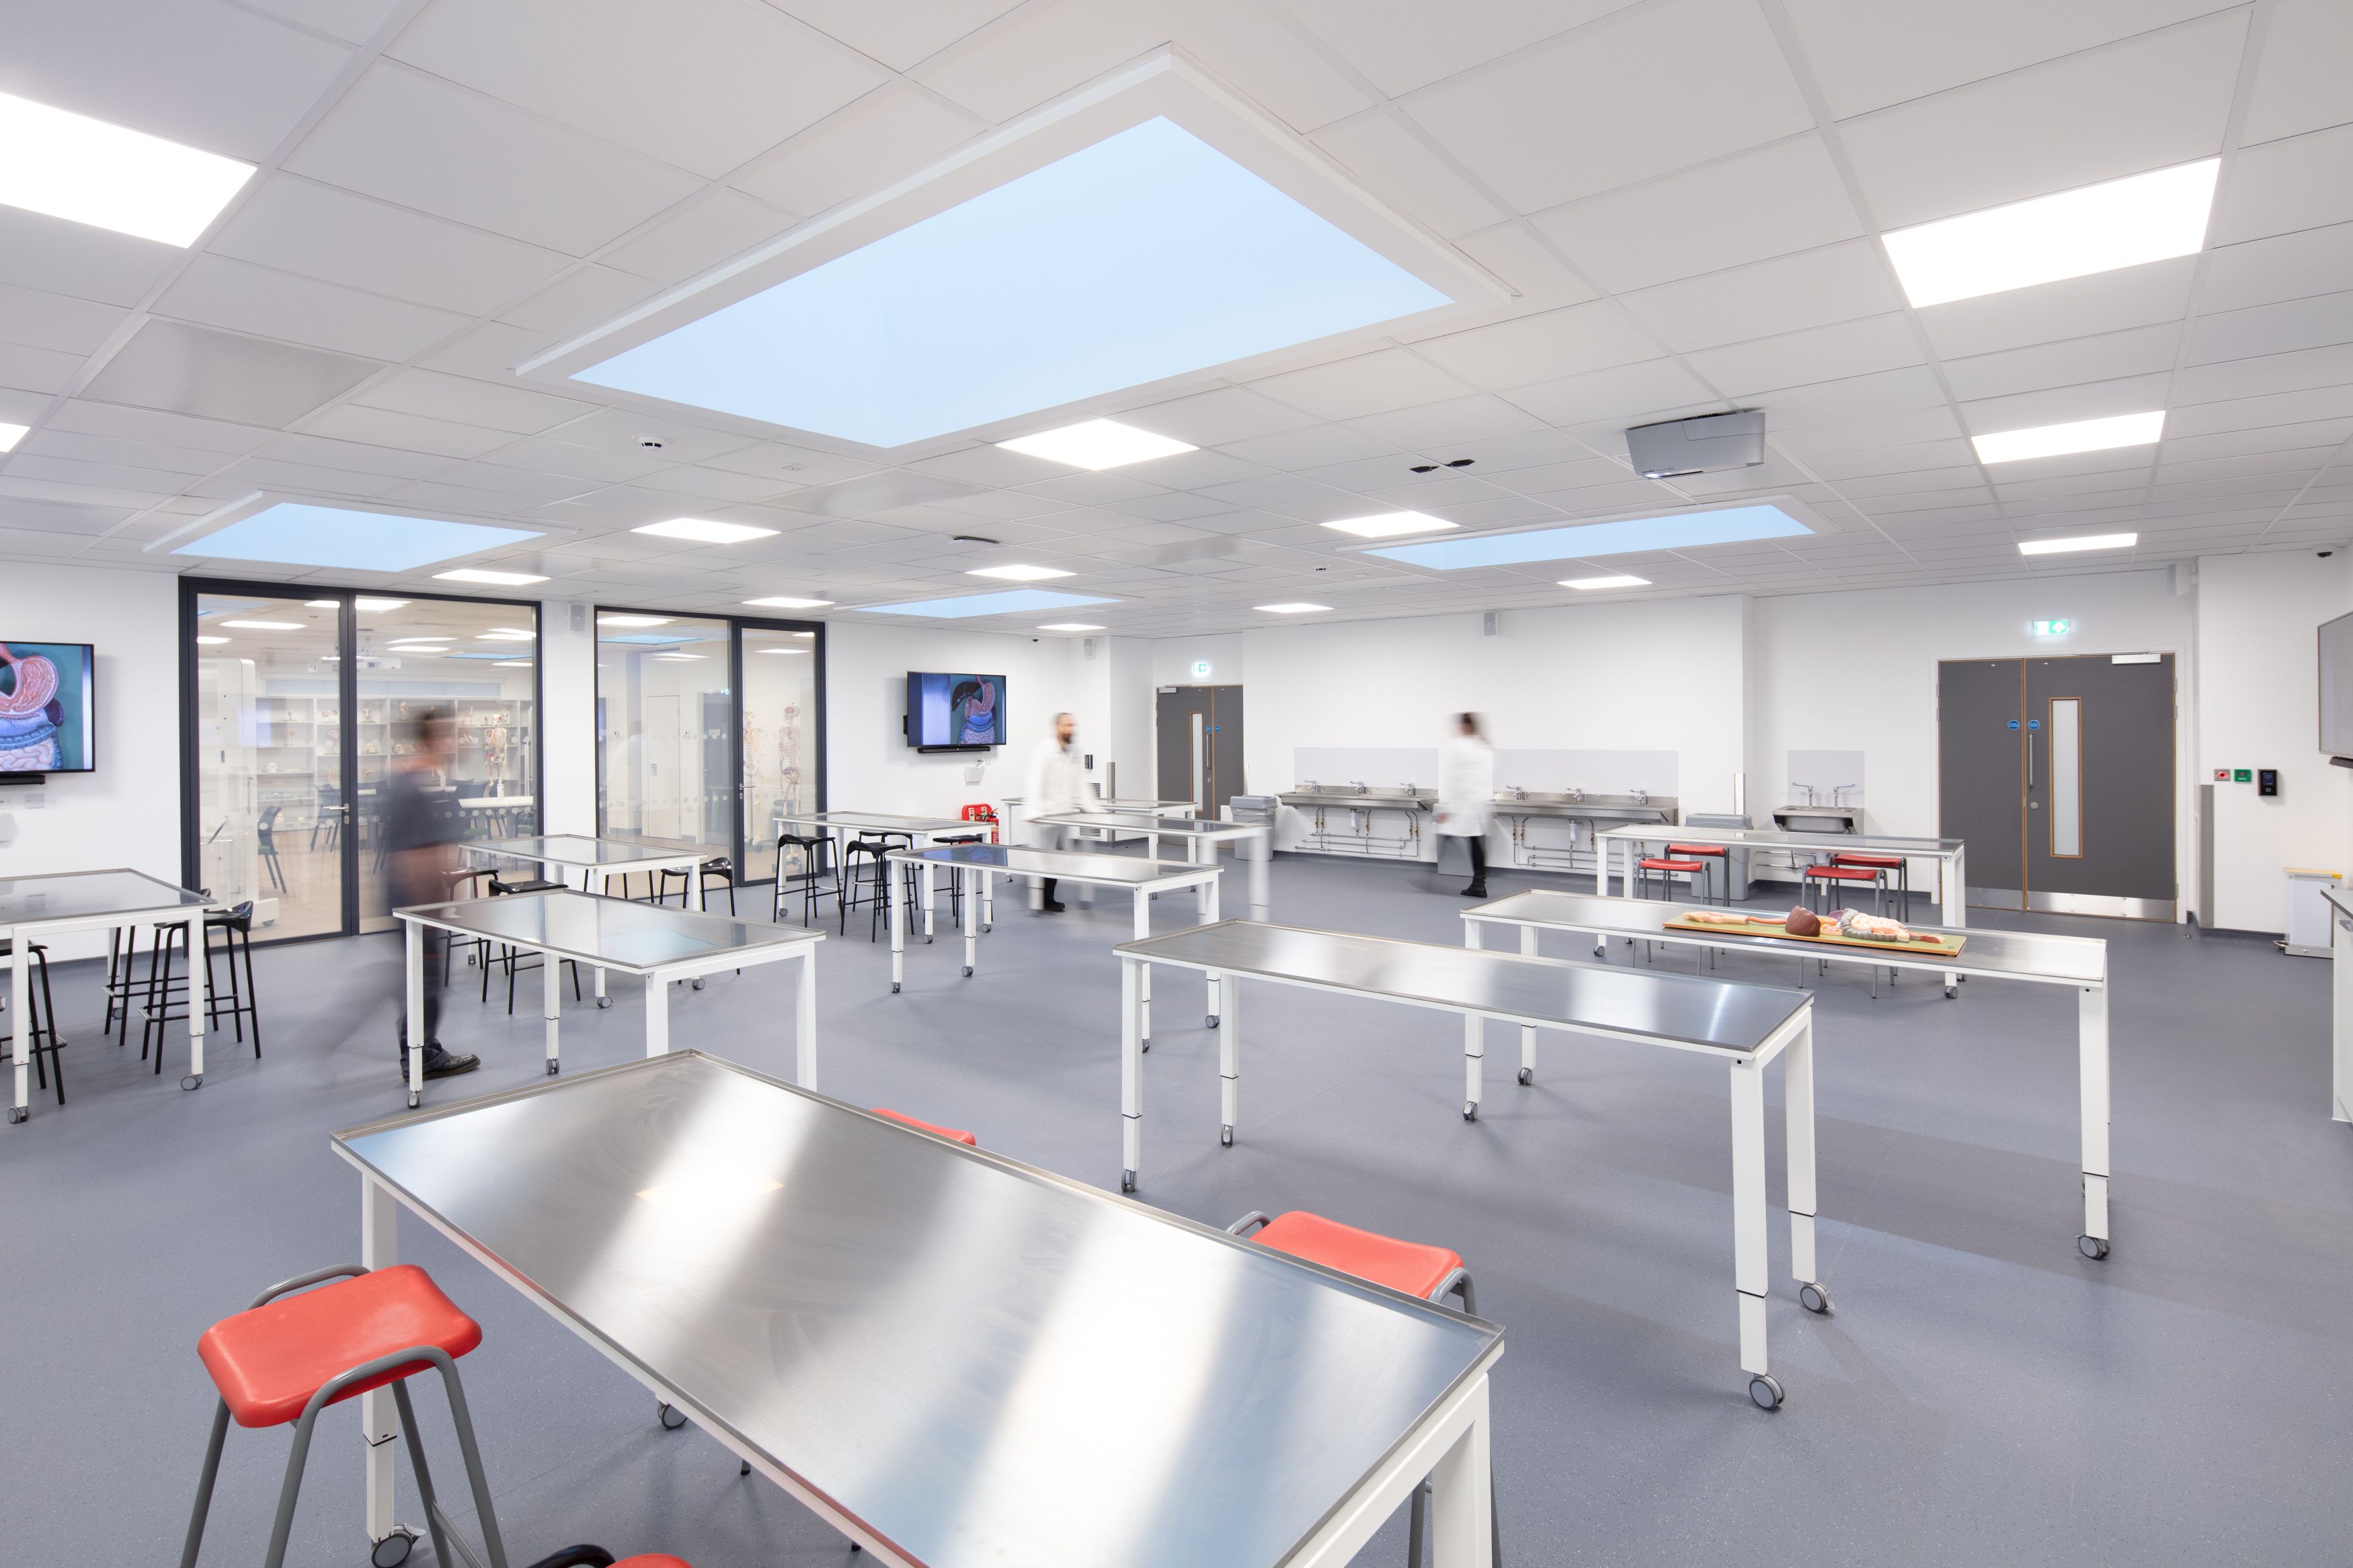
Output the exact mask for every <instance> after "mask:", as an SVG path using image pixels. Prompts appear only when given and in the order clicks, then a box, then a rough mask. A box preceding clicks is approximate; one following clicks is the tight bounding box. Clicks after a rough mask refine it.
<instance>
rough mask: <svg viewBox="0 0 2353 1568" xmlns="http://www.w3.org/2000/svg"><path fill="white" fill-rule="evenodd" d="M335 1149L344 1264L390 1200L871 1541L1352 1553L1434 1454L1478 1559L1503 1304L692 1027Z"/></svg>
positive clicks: (1235, 1565) (938, 1555) (387, 1530)
mask: <svg viewBox="0 0 2353 1568" xmlns="http://www.w3.org/2000/svg"><path fill="white" fill-rule="evenodd" d="M332 1146H333V1148H334V1150H335V1152H336V1153H337V1154H339V1155H340V1156H342V1157H343V1159H344V1160H346V1161H348V1162H350V1163H351V1164H352V1165H353V1166H354V1167H355V1168H356V1169H357V1170H358V1172H359V1173H360V1192H361V1211H360V1212H361V1237H360V1247H361V1261H362V1262H364V1264H366V1265H367V1266H368V1267H370V1268H384V1267H385V1266H386V1265H389V1264H391V1263H393V1262H395V1261H396V1258H397V1252H398V1240H399V1237H398V1229H397V1225H398V1215H399V1211H400V1209H402V1208H403V1207H406V1209H407V1210H408V1211H409V1212H410V1213H412V1214H414V1215H417V1216H418V1217H419V1218H421V1219H423V1220H424V1221H425V1222H426V1224H427V1225H428V1226H431V1227H432V1228H433V1229H434V1230H436V1231H438V1232H439V1233H440V1234H441V1235H443V1236H446V1237H448V1238H449V1239H450V1240H452V1241H454V1242H455V1243H456V1244H457V1245H458V1246H459V1247H461V1248H462V1249H464V1251H465V1252H466V1253H468V1254H469V1255H470V1256H471V1257H473V1258H476V1259H478V1260H479V1261H480V1262H481V1263H482V1264H483V1265H484V1267H486V1268H488V1269H489V1270H490V1271H491V1274H493V1275H494V1276H496V1277H497V1278H498V1279H502V1280H504V1281H506V1282H507V1283H508V1284H509V1285H512V1287H514V1289H517V1290H519V1291H521V1292H522V1294H523V1296H524V1297H525V1298H527V1299H528V1300H531V1301H533V1302H534V1303H535V1304H537V1305H538V1306H539V1307H540V1308H541V1309H542V1310H544V1311H545V1312H547V1313H548V1315H549V1316H551V1317H553V1318H554V1319H555V1321H558V1322H560V1323H562V1324H563V1325H564V1326H565V1327H566V1328H568V1329H570V1330H571V1331H573V1332H574V1333H575V1334H577V1335H579V1336H580V1338H581V1339H583V1340H585V1341H586V1342H587V1343H588V1344H589V1345H590V1346H591V1347H592V1348H594V1349H595V1350H596V1351H597V1352H600V1353H602V1354H603V1355H605V1356H606V1357H607V1359H609V1360H610V1361H611V1362H612V1363H614V1364H615V1365H617V1366H618V1367H619V1368H620V1369H621V1370H622V1371H623V1372H625V1373H628V1375H630V1376H631V1377H634V1378H636V1379H637V1380H638V1382H639V1383H640V1384H643V1385H644V1386H645V1387H646V1388H647V1389H648V1390H649V1392H650V1393H651V1394H653V1395H654V1397H655V1398H656V1399H658V1400H660V1401H662V1402H663V1403H664V1404H667V1405H671V1406H673V1407H675V1408H676V1409H678V1410H680V1411H682V1412H684V1413H685V1414H686V1415H689V1416H691V1418H692V1419H693V1420H694V1421H695V1422H696V1423H698V1424H699V1425H700V1426H702V1429H703V1430H704V1431H705V1432H707V1433H708V1434H709V1435H710V1436H712V1438H713V1439H715V1440H716V1441H717V1442H719V1443H720V1444H721V1445H722V1446H723V1447H726V1448H728V1449H729V1450H731V1451H732V1452H733V1453H734V1454H736V1455H737V1456H738V1457H739V1458H742V1459H743V1460H744V1462H745V1463H746V1464H748V1465H750V1466H752V1467H753V1468H755V1469H757V1470H758V1471H759V1472H760V1473H761V1474H762V1475H763V1476H765V1477H766V1478H767V1479H769V1480H771V1481H773V1482H775V1483H776V1485H778V1486H780V1487H782V1488H784V1489H786V1490H787V1491H789V1492H790V1493H791V1494H792V1495H793V1496H794V1497H795V1498H797V1499H798V1500H800V1501H801V1502H802V1503H803V1504H804V1505H805V1506H807V1508H808V1509H809V1510H811V1511H812V1512H814V1513H816V1514H817V1515H818V1517H820V1518H822V1519H823V1520H825V1521H827V1522H828V1523H829V1524H831V1525H832V1526H833V1527H834V1528H836V1529H838V1530H839V1531H842V1532H843V1533H844V1534H846V1535H848V1536H849V1537H850V1538H851V1539H852V1540H854V1541H856V1542H859V1543H860V1545H862V1546H864V1547H865V1548H867V1549H868V1550H869V1551H870V1552H871V1553H872V1555H873V1560H874V1561H875V1562H877V1563H881V1564H883V1565H885V1568H1111V1565H1112V1564H1118V1565H1119V1568H1276V1565H1278V1564H1280V1565H1282V1568H1342V1565H1344V1564H1345V1563H1348V1562H1349V1560H1350V1559H1351V1558H1352V1557H1353V1556H1354V1555H1355V1554H1356V1552H1357V1551H1358V1549H1359V1548H1361V1547H1362V1546H1363V1545H1364V1543H1365V1542H1367V1541H1368V1540H1370V1539H1371V1538H1372V1536H1373V1535H1374V1533H1375V1532H1376V1531H1377V1530H1378V1529H1379V1528H1380V1527H1381V1526H1382V1525H1383V1524H1384V1523H1386V1522H1387V1521H1388V1517H1389V1516H1390V1514H1391V1513H1392V1512H1394V1511H1395V1510H1396V1508H1397V1506H1398V1504H1399V1503H1400V1502H1402V1501H1404V1500H1406V1499H1407V1497H1408V1496H1409V1494H1410V1493H1411V1492H1412V1490H1413V1489H1414V1488H1415V1487H1417V1486H1418V1485H1419V1483H1420V1482H1421V1480H1422V1479H1423V1478H1424V1477H1425V1476H1426V1477H1429V1478H1430V1481H1431V1483H1432V1488H1433V1492H1434V1496H1433V1499H1432V1501H1433V1505H1434V1507H1433V1512H1434V1515H1435V1522H1436V1530H1435V1536H1436V1548H1437V1552H1436V1560H1437V1563H1438V1564H1439V1565H1440V1568H1489V1563H1490V1557H1489V1535H1488V1530H1489V1524H1488V1519H1489V1516H1488V1445H1489V1436H1488V1434H1489V1430H1490V1426H1489V1415H1488V1378H1489V1375H1490V1371H1491V1369H1492V1368H1493V1366H1494V1365H1495V1363H1496V1361H1497V1359H1498V1358H1499V1357H1500V1356H1501V1355H1502V1354H1503V1350H1504V1334H1503V1331H1502V1330H1500V1329H1498V1328H1496V1327H1495V1326H1494V1325H1493V1324H1492V1323H1487V1322H1482V1321H1480V1320H1478V1319H1475V1318H1466V1317H1463V1316H1461V1315H1460V1314H1458V1313H1454V1312H1451V1311H1448V1310H1445V1309H1443V1308H1441V1307H1439V1306H1436V1305H1435V1304H1433V1303H1430V1302H1426V1301H1419V1300H1413V1299H1411V1298H1409V1297H1407V1296H1403V1295H1399V1294H1398V1293H1397V1292H1395V1291H1391V1290H1385V1289H1381V1288H1379V1287H1377V1286H1374V1285H1369V1284H1366V1283H1363V1282H1360V1281H1357V1280H1354V1279H1349V1278H1347V1277H1346V1276H1345V1275H1341V1274H1336V1273H1335V1272H1333V1271H1331V1270H1329V1269H1324V1268H1317V1267H1315V1266H1314V1265H1312V1264H1308V1263H1303V1262H1302V1261H1300V1260H1298V1259H1296V1258H1289V1257H1286V1256H1285V1255H1283V1254H1282V1253H1279V1252H1276V1251H1274V1250H1272V1249H1271V1248H1269V1247H1258V1246H1254V1245H1252V1244H1250V1243H1248V1242H1241V1241H1237V1240H1235V1239H1233V1238H1232V1237H1227V1236H1225V1235H1223V1234H1221V1233H1219V1232H1218V1231H1214V1230H1211V1229H1208V1227H1206V1226H1199V1225H1196V1224H1194V1223H1192V1222H1191V1221H1189V1220H1186V1219H1181V1218H1178V1217H1177V1216H1176V1215H1169V1214H1164V1213H1162V1212H1160V1211H1158V1210H1156V1209H1152V1208H1148V1207H1145V1205H1141V1204H1137V1203H1132V1202H1129V1201H1127V1200H1125V1199H1122V1198H1118V1197H1114V1196H1113V1195H1112V1194H1108V1193H1105V1192H1103V1191H1102V1190H1100V1189H1098V1188H1094V1187H1089V1186H1084V1185H1082V1184H1079V1183H1076V1182H1072V1181H1069V1180H1067V1179H1065V1178H1063V1177H1060V1176H1057V1175H1053V1174H1051V1173H1048V1172H1044V1171H1039V1170H1036V1169H1033V1168H1031V1167H1029V1166H1026V1165H1021V1164H1017V1163H1014V1162H1013V1161H1010V1160H1007V1159H1004V1158H1002V1157H1000V1156H997V1155H995V1154H990V1153H987V1152H980V1151H976V1150H972V1149H967V1148H965V1147H963V1146H962V1145H960V1144H955V1143H950V1142H945V1141H944V1140H942V1139H939V1138H934V1137H932V1136H930V1135H929V1134H926V1133H923V1132H918V1131H914V1130H913V1129H911V1128H907V1127H904V1126H902V1125H900V1124H898V1123H895V1122H892V1121H885V1120H883V1119H882V1118H881V1117H877V1116H873V1115H870V1114H869V1113H867V1112H865V1111H862V1110H853V1109H851V1108H850V1107H849V1106H846V1105H840V1104H838V1103H836V1102H834V1101H831V1100H825V1099H822V1098H820V1097H818V1096H817V1095H814V1094H809V1093H805V1092H803V1091H802V1090H800V1089H795V1088H793V1087H791V1086H789V1085H786V1084H783V1083H779V1082H777V1081H776V1080H775V1079H767V1078H764V1077H761V1076H760V1075H758V1074H756V1073H753V1072H751V1071H748V1070H746V1069H744V1068H739V1067H735V1066H733V1065H732V1064H730V1063H727V1062H723V1061H720V1060H718V1059H716V1058H712V1057H708V1056H704V1055H702V1053H700V1052H691V1051H690V1052H680V1053H678V1054H675V1055H672V1056H668V1057H663V1058H659V1059H656V1060H652V1061H642V1062H632V1063H629V1064H628V1065H626V1066H622V1067H617V1068H607V1069H605V1070H602V1071H599V1072H594V1073H585V1074H582V1075H580V1076H579V1077H577V1078H573V1079H566V1080H564V1081H562V1082H560V1083H549V1084H542V1085H540V1086H538V1087H535V1088H533V1089H523V1090H519V1091H517V1092H514V1093H510V1094H504V1095H494V1096H491V1097H489V1098H487V1099H482V1100H469V1101H467V1102H465V1103H464V1104H461V1105H458V1106H454V1107H450V1108H448V1109H444V1110H433V1111H428V1112H427V1113H425V1114H423V1115H417V1116H405V1117H400V1118H396V1119H394V1120H392V1121H381V1122H377V1123H375V1124H374V1125H372V1126H367V1127H359V1128H353V1129H350V1130H347V1131H341V1132H338V1133H336V1134H334V1136H333V1144H332ZM441 1283H442V1285H443V1286H444V1287H445V1288H446V1289H448V1291H449V1293H450V1294H451V1295H452V1296H454V1297H456V1298H457V1299H458V1300H459V1302H460V1303H461V1304H462V1303H463V1302H464V1301H465V1300H466V1299H467V1297H468V1294H469V1293H470V1290H471V1291H473V1292H476V1293H478V1292H479V1290H480V1281H479V1280H470V1279H467V1278H464V1277H462V1276H445V1277H444V1278H443V1279H442V1280H441ZM506 1353H509V1354H513V1353H516V1347H515V1346H513V1345H510V1346H509V1347H508V1350H507V1352H506ZM360 1405H361V1408H360V1420H361V1424H362V1428H363V1436H364V1438H365V1439H366V1442H367V1444H368V1447H367V1450H366V1453H367V1460H366V1463H367V1488H366V1502H365V1508H366V1515H365V1523H366V1529H367V1533H368V1536H369V1538H370V1540H372V1541H375V1542H384V1541H386V1540H388V1539H390V1538H391V1537H393V1536H395V1535H396V1534H401V1533H405V1531H403V1530H402V1527H400V1526H399V1525H398V1524H396V1522H395V1519H394V1514H393V1463H392V1456H393V1453H394V1450H395V1448H396V1447H397V1445H396V1444H394V1443H393V1442H391V1441H390V1439H391V1438H392V1437H394V1436H397V1430H398V1429H397V1427H396V1426H395V1411H394V1408H393V1402H392V1399H391V1397H390V1394H389V1393H388V1392H378V1393H375V1394H364V1395H362V1396H361V1401H360ZM477 1408H478V1411H479V1409H480V1407H479V1406H478V1407H477ZM495 1418H496V1417H495V1413H493V1414H491V1415H480V1414H478V1415H477V1417H476V1419H477V1420H478V1421H482V1420H495ZM586 1532H589V1533H593V1531H586Z"/></svg>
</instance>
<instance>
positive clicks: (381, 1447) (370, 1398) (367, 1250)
mask: <svg viewBox="0 0 2353 1568" xmlns="http://www.w3.org/2000/svg"><path fill="white" fill-rule="evenodd" d="M408 929H409V931H410V932H411V933H412V935H411V940H412V941H414V940H415V936H414V933H415V931H417V927H416V926H415V925H414V924H413V923H412V924H411V925H410V926H409V928H408ZM399 1222H400V1205H398V1204H397V1203H396V1202H395V1201H394V1199H393V1195H392V1194H391V1193H390V1192H388V1191H386V1190H385V1188H384V1187H382V1186H380V1185H378V1184H377V1183H376V1180H375V1177H373V1176H370V1175H368V1174H367V1173H364V1172H363V1173H361V1175H360V1265H361V1267H362V1268H371V1269H374V1268H391V1267H392V1266H393V1265H394V1264H396V1263H397V1262H399V1261H400V1225H399ZM398 1436H400V1415H399V1410H398V1407H397V1406H396V1405H394V1403H393V1398H392V1390H391V1389H389V1388H378V1389H375V1390H372V1391H370V1392H369V1393H366V1394H361V1395H360V1440H361V1441H362V1442H363V1443H364V1444H366V1445H367V1501H366V1504H365V1523H366V1529H367V1538H368V1540H369V1542H371V1543H373V1542H378V1541H382V1540H383V1539H384V1538H385V1536H387V1535H390V1534H391V1533H392V1531H393V1517H392V1510H393V1466H392V1461H393V1453H394V1440H395V1439H396V1438H397V1437H398Z"/></svg>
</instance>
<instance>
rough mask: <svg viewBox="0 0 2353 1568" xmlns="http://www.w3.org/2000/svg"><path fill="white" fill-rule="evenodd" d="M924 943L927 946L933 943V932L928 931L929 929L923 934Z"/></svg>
mask: <svg viewBox="0 0 2353 1568" xmlns="http://www.w3.org/2000/svg"><path fill="white" fill-rule="evenodd" d="M923 945H924V946H925V947H929V946H931V945H932V938H931V933H930V932H928V931H926V932H925V933H924V934H923Z"/></svg>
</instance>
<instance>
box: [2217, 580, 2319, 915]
mask: <svg viewBox="0 0 2353 1568" xmlns="http://www.w3.org/2000/svg"><path fill="white" fill-rule="evenodd" d="M2348 610H2353V570H2348V563H2347V561H2346V560H2345V558H2343V557H2341V556H2340V557H2337V558H2336V559H2333V560H2328V561H2320V560H2316V559H2315V558H2314V557H2313V556H2312V555H2311V554H2310V553H2309V552H2305V551H2295V552H2284V553H2279V554H2265V555H2216V556H2208V557H2207V558H2205V559H2204V560H2201V561H2200V562H2199V563H2198V654H2199V659H2198V669H2199V676H2198V689H2199V701H2198V711H2199V732H2198V741H2197V744H2196V746H2195V748H2194V756H2193V761H2192V768H2193V772H2192V781H2193V783H2197V782H2206V781H2211V780H2212V778H2213V776H2214V774H2213V770H2214V769H2216V768H2277V769H2279V771H2280V793H2279V794H2278V795H2276V796H2274V797H2273V798H2271V799H2268V800H2266V799H2263V798H2262V797H2261V796H2259V795H2256V794H2255V786H2254V785H2253V784H2236V783H2232V784H2215V785H2214V923H2215V924H2216V925H2217V926H2220V927H2221V928H2223V929H2225V930H2232V931H2285V930H2286V929H2287V892H2286V883H2285V880H2284V878H2283V877H2282V875H2281V873H2282V871H2283V869H2284V868H2286V867H2289V866H2309V867H2316V868H2321V869H2323V870H2330V871H2342V872H2347V873H2353V863H2348V855H2353V813H2348V807H2353V775H2348V773H2347V771H2346V770H2345V769H2343V768H2338V767H2332V766H2330V765H2329V762H2328V757H2327V753H2326V752H2322V751H2321V750H2320V749H2319V744H2320V737H2319V718H2318V715H2319V708H2320V689H2319V644H2318V641H2317V639H2316V637H2315V635H2314V634H2315V628H2316V627H2317V626H2319V625H2320V623H2321V622H2323V621H2326V620H2330V619H2333V618H2334V617H2336V616H2341V615H2343V614H2345V613H2346V612H2347V611H2348Z"/></svg>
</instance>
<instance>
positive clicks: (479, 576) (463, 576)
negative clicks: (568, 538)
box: [433, 566, 547, 588]
mask: <svg viewBox="0 0 2353 1568" xmlns="http://www.w3.org/2000/svg"><path fill="white" fill-rule="evenodd" d="M433 575H434V577H435V579H436V580H437V581H439V582H443V583H488V584H491V585H492V586H494V587H500V588H520V587H522V585H523V584H526V583H544V582H546V581H547V579H546V578H545V577H544V576H541V575H539V574H534V573H531V572H493V571H491V570H490V569H489V568H487V567H483V566H460V567H459V568H458V569H457V570H456V571H455V572H436V573H435V574H433Z"/></svg>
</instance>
